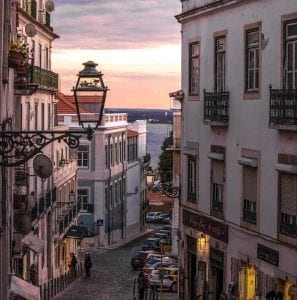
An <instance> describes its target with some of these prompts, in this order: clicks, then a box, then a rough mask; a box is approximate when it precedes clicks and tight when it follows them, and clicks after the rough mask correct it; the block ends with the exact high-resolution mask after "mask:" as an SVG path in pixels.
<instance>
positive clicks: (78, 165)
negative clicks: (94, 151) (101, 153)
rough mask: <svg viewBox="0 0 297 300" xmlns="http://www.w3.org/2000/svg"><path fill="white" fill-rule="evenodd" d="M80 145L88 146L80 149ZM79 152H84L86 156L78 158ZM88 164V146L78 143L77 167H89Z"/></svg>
mask: <svg viewBox="0 0 297 300" xmlns="http://www.w3.org/2000/svg"><path fill="white" fill-rule="evenodd" d="M80 147H88V150H87V151H82V150H80V149H81V148H80ZM80 154H84V155H86V157H82V158H79V155H80ZM80 162H82V163H80ZM83 162H87V163H86V164H85V163H83ZM89 165H90V146H89V145H84V144H83V145H80V146H79V148H78V150H77V167H78V168H79V169H89Z"/></svg>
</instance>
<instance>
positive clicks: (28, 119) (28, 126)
mask: <svg viewBox="0 0 297 300" xmlns="http://www.w3.org/2000/svg"><path fill="white" fill-rule="evenodd" d="M26 110H27V111H26V115H27V116H26V122H27V123H26V128H27V130H30V103H29V102H27V103H26Z"/></svg>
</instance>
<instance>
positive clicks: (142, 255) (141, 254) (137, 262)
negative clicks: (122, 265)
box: [131, 250, 160, 270]
mask: <svg viewBox="0 0 297 300" xmlns="http://www.w3.org/2000/svg"><path fill="white" fill-rule="evenodd" d="M155 254H156V252H155V251H152V250H148V251H137V252H136V253H135V254H134V255H133V256H132V258H131V266H132V268H133V269H135V270H136V269H142V268H143V266H144V265H145V263H146V262H147V261H148V260H149V259H150V258H151V257H153V256H154V255H155ZM159 255H160V254H159Z"/></svg>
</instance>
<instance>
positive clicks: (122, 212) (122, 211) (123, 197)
mask: <svg viewBox="0 0 297 300" xmlns="http://www.w3.org/2000/svg"><path fill="white" fill-rule="evenodd" d="M123 145H124V132H122V149H121V151H122V155H121V156H122V187H121V188H122V193H121V194H122V199H121V219H122V220H121V230H122V239H123V238H124V199H125V197H126V195H124V194H123V191H124V190H125V191H126V189H123V181H124V157H123V153H124V151H123ZM125 184H126V180H125Z"/></svg>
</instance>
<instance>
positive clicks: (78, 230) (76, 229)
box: [66, 226, 88, 239]
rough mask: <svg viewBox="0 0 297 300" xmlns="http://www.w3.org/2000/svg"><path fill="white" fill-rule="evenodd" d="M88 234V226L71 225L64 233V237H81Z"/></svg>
mask: <svg viewBox="0 0 297 300" xmlns="http://www.w3.org/2000/svg"><path fill="white" fill-rule="evenodd" d="M86 236H88V228H87V227H81V226H71V227H70V228H69V230H68V231H67V233H66V237H69V238H73V239H82V238H83V237H86Z"/></svg>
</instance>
